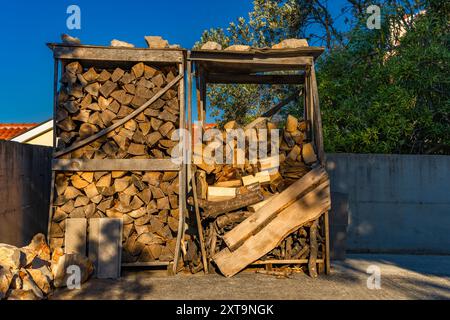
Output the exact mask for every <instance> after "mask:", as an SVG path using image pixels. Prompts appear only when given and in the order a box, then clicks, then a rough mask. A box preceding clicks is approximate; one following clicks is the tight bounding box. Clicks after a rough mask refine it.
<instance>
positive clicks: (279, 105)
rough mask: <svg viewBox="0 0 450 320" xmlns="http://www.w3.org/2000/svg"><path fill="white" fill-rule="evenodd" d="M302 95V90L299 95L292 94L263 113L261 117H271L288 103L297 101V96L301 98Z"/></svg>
mask: <svg viewBox="0 0 450 320" xmlns="http://www.w3.org/2000/svg"><path fill="white" fill-rule="evenodd" d="M302 94H303V90H301V91H300V93H294V94H292V95H290V96H289V97H287V98H286V99H284V100H281V101H280V102H278V103H277V104H276V105H275V106H273V108H271V109H270V110H268V111H267V112H265V113H264V114H263V115H262V116H261V117H265V118H269V117H272V116H273V115H274V114H276V113H278V111H280V110H281V108H283V107H284V106H285V105H287V104H288V103H289V102H291V101H294V100H297V98H298V97H299V96H301V95H302Z"/></svg>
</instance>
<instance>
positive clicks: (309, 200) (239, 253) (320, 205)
mask: <svg viewBox="0 0 450 320" xmlns="http://www.w3.org/2000/svg"><path fill="white" fill-rule="evenodd" d="M330 206H331V201H330V185H329V182H328V181H326V182H324V183H322V184H321V185H319V186H318V187H316V188H315V189H314V190H312V191H310V192H309V193H307V194H306V195H305V196H304V197H302V198H301V199H299V200H297V201H296V202H295V203H293V204H292V205H290V206H289V207H287V208H286V209H284V210H283V211H281V212H280V213H279V214H278V215H277V216H276V217H275V218H274V219H273V220H272V221H270V222H269V223H268V224H267V225H266V226H265V227H264V228H263V229H262V230H261V231H259V232H258V233H256V234H254V235H253V236H251V237H250V238H248V239H247V240H245V242H244V243H243V244H242V245H241V246H240V247H239V248H237V249H235V250H234V251H230V250H229V249H228V248H225V249H224V250H222V251H220V252H219V253H217V254H216V255H215V256H214V257H213V260H214V262H215V263H216V265H217V266H218V268H219V269H220V271H221V272H222V273H223V274H224V275H225V276H227V277H231V276H233V275H235V274H236V273H238V272H239V271H241V270H242V269H244V268H245V267H246V266H248V265H249V264H251V263H253V262H254V261H256V260H257V259H259V258H260V257H262V256H264V255H265V254H266V253H268V252H270V251H271V250H273V249H274V248H276V247H277V246H278V245H279V244H280V243H281V241H283V239H284V238H285V237H286V236H287V235H289V234H290V233H292V232H294V231H295V230H297V229H298V228H300V227H301V226H302V225H304V224H305V223H307V222H309V221H313V220H315V219H317V218H318V217H319V216H320V215H321V214H322V213H323V212H325V211H327V210H329V209H330Z"/></svg>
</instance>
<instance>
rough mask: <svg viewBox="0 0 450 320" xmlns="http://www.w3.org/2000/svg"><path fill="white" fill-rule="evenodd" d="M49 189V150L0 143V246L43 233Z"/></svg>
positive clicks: (46, 218)
mask: <svg viewBox="0 0 450 320" xmlns="http://www.w3.org/2000/svg"><path fill="white" fill-rule="evenodd" d="M50 185H51V148H48V147H42V146H35V145H29V144H22V143H18V142H12V141H0V243H8V244H12V245H16V246H22V245H25V244H27V243H28V242H29V241H30V240H31V238H32V237H33V235H34V234H36V233H38V232H43V233H44V234H46V233H47V221H48V211H49V201H50Z"/></svg>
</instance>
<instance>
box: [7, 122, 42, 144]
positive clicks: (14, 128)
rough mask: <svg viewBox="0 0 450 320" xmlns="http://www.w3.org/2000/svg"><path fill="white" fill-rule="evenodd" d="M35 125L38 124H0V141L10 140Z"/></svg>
mask: <svg viewBox="0 0 450 320" xmlns="http://www.w3.org/2000/svg"><path fill="white" fill-rule="evenodd" d="M37 125H38V123H0V140H11V139H12V138H14V137H16V136H18V135H19V134H22V133H24V132H25V131H27V130H30V129H31V128H33V127H35V126H37Z"/></svg>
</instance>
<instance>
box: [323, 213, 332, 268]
mask: <svg viewBox="0 0 450 320" xmlns="http://www.w3.org/2000/svg"><path fill="white" fill-rule="evenodd" d="M328 215H329V211H326V212H325V213H324V216H323V220H324V225H325V256H324V260H325V274H327V275H328V274H330V272H331V266H330V224H329V217H328Z"/></svg>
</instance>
